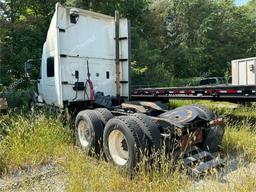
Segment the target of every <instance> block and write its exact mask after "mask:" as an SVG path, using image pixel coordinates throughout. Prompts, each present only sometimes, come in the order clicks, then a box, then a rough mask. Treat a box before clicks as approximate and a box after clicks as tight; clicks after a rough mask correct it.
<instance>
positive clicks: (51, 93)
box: [38, 54, 58, 105]
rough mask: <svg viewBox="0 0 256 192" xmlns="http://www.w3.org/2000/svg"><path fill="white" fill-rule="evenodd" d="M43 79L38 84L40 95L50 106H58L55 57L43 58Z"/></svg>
mask: <svg viewBox="0 0 256 192" xmlns="http://www.w3.org/2000/svg"><path fill="white" fill-rule="evenodd" d="M41 69H42V78H41V80H40V81H39V83H38V91H39V95H40V96H41V97H42V99H43V100H44V101H45V103H46V104H49V105H57V101H58V100H57V88H56V87H57V86H56V71H55V62H54V57H53V56H50V54H49V55H48V54H47V56H45V57H44V58H42V64H41Z"/></svg>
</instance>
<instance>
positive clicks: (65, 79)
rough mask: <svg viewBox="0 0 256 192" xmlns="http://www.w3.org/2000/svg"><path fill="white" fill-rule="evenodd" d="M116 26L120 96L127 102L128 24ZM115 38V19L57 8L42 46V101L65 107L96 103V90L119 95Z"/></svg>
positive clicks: (123, 20)
mask: <svg viewBox="0 0 256 192" xmlns="http://www.w3.org/2000/svg"><path fill="white" fill-rule="evenodd" d="M118 24H119V29H118V33H119V37H120V39H121V38H122V39H121V40H119V42H118V43H119V50H118V51H119V55H118V57H119V62H120V65H119V69H118V70H120V73H118V74H119V75H120V77H119V81H120V82H121V83H120V85H119V89H120V90H119V91H120V93H119V94H120V96H121V97H126V98H128V97H129V61H130V53H129V39H130V37H129V22H128V20H127V19H120V20H119V22H118ZM115 36H116V22H115V18H114V17H111V16H107V15H103V14H99V13H95V12H90V11H86V10H82V9H77V8H66V7H63V6H62V5H61V4H59V3H57V4H56V7H55V13H54V16H53V18H52V21H51V24H50V27H49V30H48V34H47V39H46V42H45V43H44V46H43V53H42V60H41V70H40V78H39V80H38V92H39V93H40V94H39V96H40V97H41V98H40V100H41V101H43V102H44V103H46V104H49V105H54V106H56V107H60V108H63V107H64V104H65V103H70V102H78V101H88V100H93V95H94V94H93V93H96V92H98V91H100V92H103V93H104V95H110V96H116V95H117V93H116V92H117V89H116V81H117V78H116V57H117V56H116V54H117V52H116V49H115V48H116V41H115ZM117 72H118V71H117ZM88 80H90V81H88ZM92 86H93V88H92Z"/></svg>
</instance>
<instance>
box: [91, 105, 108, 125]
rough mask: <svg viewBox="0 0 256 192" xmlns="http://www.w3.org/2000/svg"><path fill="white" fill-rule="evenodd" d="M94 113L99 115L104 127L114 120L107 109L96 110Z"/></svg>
mask: <svg viewBox="0 0 256 192" xmlns="http://www.w3.org/2000/svg"><path fill="white" fill-rule="evenodd" d="M94 111H95V112H96V113H97V114H98V115H99V118H100V119H101V121H102V123H103V124H104V125H106V123H107V122H108V121H109V120H110V119H112V118H113V114H112V113H111V112H110V111H109V110H108V109H106V108H96V109H95V110H94Z"/></svg>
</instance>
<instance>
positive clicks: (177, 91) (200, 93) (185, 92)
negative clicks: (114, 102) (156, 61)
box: [131, 85, 256, 102]
mask: <svg viewBox="0 0 256 192" xmlns="http://www.w3.org/2000/svg"><path fill="white" fill-rule="evenodd" d="M131 97H132V99H133V100H141V99H143V100H150V101H159V100H161V101H168V100H169V99H194V100H196V99H205V100H214V101H230V102H254V101H256V86H255V85H242V86H239V85H236V86H234V85H225V86H219V85H217V86H194V87H192V86H191V87H190V86H189V87H166V88H165V87H160V88H138V89H134V90H133V91H132V94H131Z"/></svg>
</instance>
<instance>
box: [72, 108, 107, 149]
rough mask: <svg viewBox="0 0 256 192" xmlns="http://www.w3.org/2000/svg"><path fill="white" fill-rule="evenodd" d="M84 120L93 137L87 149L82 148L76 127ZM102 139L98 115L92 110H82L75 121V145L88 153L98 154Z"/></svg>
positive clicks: (101, 126)
mask: <svg viewBox="0 0 256 192" xmlns="http://www.w3.org/2000/svg"><path fill="white" fill-rule="evenodd" d="M81 120H84V121H86V122H87V123H88V124H89V126H90V128H91V130H92V131H93V134H94V137H93V139H92V141H91V143H90V144H89V146H88V147H87V148H83V147H82V145H81V144H80V142H79V138H78V132H77V126H78V123H79V122H80V121H81ZM102 137H103V125H102V123H101V120H100V119H99V117H98V115H97V114H96V113H95V112H94V111H93V110H83V111H80V112H79V113H78V114H77V116H76V119H75V138H76V145H78V146H80V147H82V148H83V149H84V150H85V151H87V152H88V153H91V152H95V153H96V154H98V153H100V151H101V148H102V141H103V139H102Z"/></svg>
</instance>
